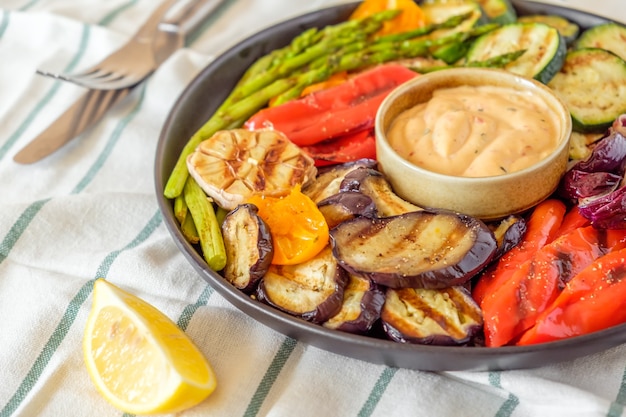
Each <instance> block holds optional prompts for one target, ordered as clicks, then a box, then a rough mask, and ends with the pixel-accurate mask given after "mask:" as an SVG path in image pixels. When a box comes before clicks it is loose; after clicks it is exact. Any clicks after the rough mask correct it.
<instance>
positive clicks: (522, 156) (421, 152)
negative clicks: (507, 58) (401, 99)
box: [387, 86, 560, 177]
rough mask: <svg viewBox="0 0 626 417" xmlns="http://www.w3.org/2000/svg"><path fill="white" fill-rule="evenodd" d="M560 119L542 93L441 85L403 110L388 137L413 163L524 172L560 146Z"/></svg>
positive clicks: (472, 171)
mask: <svg viewBox="0 0 626 417" xmlns="http://www.w3.org/2000/svg"><path fill="white" fill-rule="evenodd" d="M557 126H558V121H557V119H556V116H555V115H553V112H552V111H551V110H550V109H549V108H548V106H547V105H546V104H545V103H544V102H543V101H542V99H541V98H540V97H537V96H535V95H533V94H531V93H528V92H521V91H517V90H514V89H511V88H507V87H500V86H460V87H451V88H444V89H439V90H436V91H435V92H434V93H433V97H432V98H431V99H430V100H429V101H428V102H426V103H421V104H418V105H416V106H414V107H412V108H410V109H408V110H405V111H403V112H402V113H400V114H399V115H398V117H397V118H396V119H395V120H394V121H393V122H392V124H391V126H390V129H389V131H388V132H387V137H388V140H389V144H390V145H391V147H392V148H393V149H394V150H395V151H396V152H397V153H398V154H399V155H400V156H402V157H403V158H405V159H406V160H408V161H409V162H411V163H413V164H415V165H417V166H419V167H421V168H424V169H427V170H429V171H433V172H438V173H441V174H446V175H453V176H461V177H489V176H496V175H503V174H507V173H510V172H515V171H520V170H522V169H524V168H527V167H529V166H531V165H533V164H535V163H536V162H538V161H540V160H541V159H543V158H545V157H546V156H548V155H549V154H550V153H551V152H552V151H553V150H554V149H555V148H556V147H557V145H558V141H559V137H560V136H559V132H558V128H557Z"/></svg>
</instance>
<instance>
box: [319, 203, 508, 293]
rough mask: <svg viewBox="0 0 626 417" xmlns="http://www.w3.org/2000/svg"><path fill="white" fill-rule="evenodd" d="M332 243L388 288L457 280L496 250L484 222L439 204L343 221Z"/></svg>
mask: <svg viewBox="0 0 626 417" xmlns="http://www.w3.org/2000/svg"><path fill="white" fill-rule="evenodd" d="M331 245H332V246H333V253H334V254H335V256H336V257H337V259H338V260H339V262H340V264H341V265H342V266H343V267H344V268H346V269H347V270H348V271H350V272H351V273H354V274H357V275H360V276H363V277H368V278H370V279H372V280H373V281H374V282H376V283H378V284H381V285H385V286H387V287H390V288H405V287H411V288H445V287H449V286H453V285H461V284H463V283H465V282H466V281H468V280H469V279H471V278H472V276H473V275H474V274H475V273H476V272H478V271H479V270H480V269H482V268H483V267H484V266H485V265H486V264H487V263H488V262H489V261H490V260H491V258H492V257H493V255H494V253H495V250H496V241H495V238H494V236H493V233H492V232H491V231H490V230H489V229H488V228H487V226H486V225H485V224H484V223H482V222H480V221H478V220H476V219H474V218H471V217H468V216H464V215H461V214H457V213H452V212H448V211H438V210H421V211H416V212H411V213H406V214H402V215H398V216H392V217H386V218H377V219H368V218H357V219H355V220H351V221H348V222H344V223H342V224H340V225H339V226H337V227H335V228H334V229H332V230H331Z"/></svg>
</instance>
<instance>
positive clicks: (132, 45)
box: [37, 0, 177, 90]
mask: <svg viewBox="0 0 626 417" xmlns="http://www.w3.org/2000/svg"><path fill="white" fill-rule="evenodd" d="M176 1H177V0H166V1H165V2H163V3H162V4H161V5H160V6H158V7H157V8H156V9H155V10H154V12H152V15H151V16H150V17H149V18H148V20H147V21H146V22H145V23H144V24H143V25H142V26H141V28H140V29H139V30H138V31H137V32H136V33H135V35H134V36H133V37H132V38H131V39H130V41H128V42H127V43H126V44H125V45H124V46H122V47H121V48H120V49H118V50H117V51H115V52H113V53H112V54H111V55H109V56H108V57H106V58H105V59H104V60H103V61H101V62H99V63H97V64H96V65H94V66H92V67H90V68H87V69H85V70H83V71H81V72H77V73H73V74H70V73H57V72H51V71H46V70H42V69H38V70H37V73H38V74H41V75H45V76H48V77H53V78H58V79H61V80H64V81H69V82H72V83H75V84H78V85H81V86H83V87H87V88H90V89H93V90H117V89H122V88H127V87H132V86H134V85H137V84H138V83H140V82H141V81H142V80H143V79H145V78H146V77H147V76H148V75H150V73H152V71H154V69H155V67H156V62H155V60H154V53H153V49H152V47H153V46H152V40H153V38H154V35H155V34H156V31H157V28H158V27H159V24H160V23H161V21H162V20H163V17H164V16H165V14H166V13H167V12H168V11H169V10H170V8H171V7H172V5H173V4H174V3H175V2H176Z"/></svg>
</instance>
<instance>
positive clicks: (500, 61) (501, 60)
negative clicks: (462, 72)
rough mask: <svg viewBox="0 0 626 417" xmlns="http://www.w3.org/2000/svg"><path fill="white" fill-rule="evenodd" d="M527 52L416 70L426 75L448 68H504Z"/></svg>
mask: <svg viewBox="0 0 626 417" xmlns="http://www.w3.org/2000/svg"><path fill="white" fill-rule="evenodd" d="M525 52H526V50H525V49H521V50H519V51H514V52H508V53H506V54H502V55H498V56H494V57H491V58H489V59H486V60H484V61H472V62H468V63H464V64H459V65H436V66H431V67H423V68H419V69H418V68H416V69H415V71H417V72H419V73H421V74H426V73H429V72H435V71H441V70H444V69H448V68H462V67H480V68H503V67H505V66H506V65H508V64H509V63H511V62H513V61H515V60H516V59H517V58H519V57H520V56H522V55H523V54H524V53H525Z"/></svg>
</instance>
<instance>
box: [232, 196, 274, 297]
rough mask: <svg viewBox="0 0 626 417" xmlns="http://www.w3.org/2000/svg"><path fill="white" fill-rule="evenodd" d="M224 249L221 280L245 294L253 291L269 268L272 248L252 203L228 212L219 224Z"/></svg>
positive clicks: (268, 233) (262, 222)
mask: <svg viewBox="0 0 626 417" xmlns="http://www.w3.org/2000/svg"><path fill="white" fill-rule="evenodd" d="M222 236H223V238H224V247H225V249H226V260H227V262H226V268H224V271H223V275H224V278H225V279H226V280H227V281H228V282H230V283H231V284H233V285H234V286H235V287H236V288H238V289H240V290H241V291H243V292H245V293H251V292H253V291H254V290H255V289H256V286H257V284H258V282H259V281H260V280H261V278H263V276H264V275H265V273H266V272H267V270H268V269H269V267H270V264H271V262H272V258H273V256H274V245H273V244H272V236H271V234H270V230H269V227H268V226H267V224H266V223H265V222H264V221H263V219H262V218H261V217H260V216H259V215H258V208H257V207H256V206H255V205H253V204H242V205H239V206H237V207H236V208H235V209H234V210H232V211H230V212H229V213H228V214H227V215H226V217H225V218H224V222H223V223H222Z"/></svg>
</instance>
